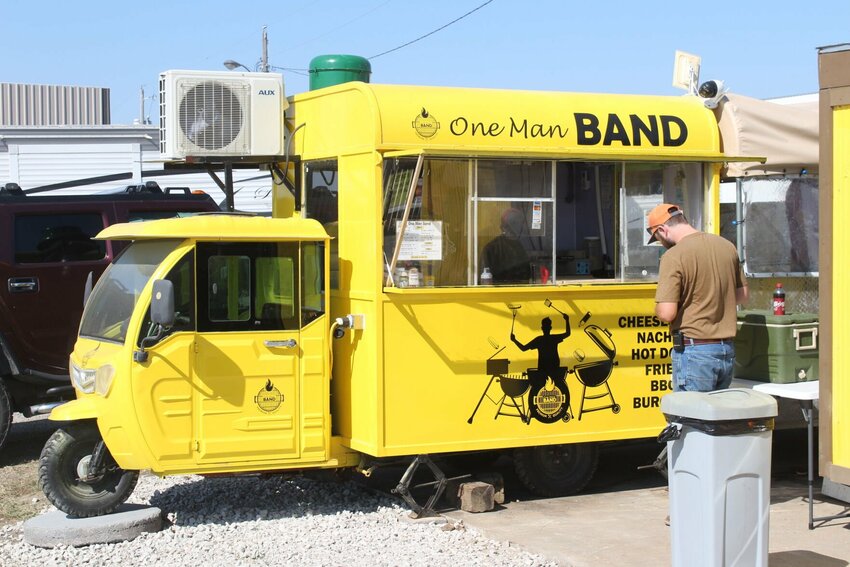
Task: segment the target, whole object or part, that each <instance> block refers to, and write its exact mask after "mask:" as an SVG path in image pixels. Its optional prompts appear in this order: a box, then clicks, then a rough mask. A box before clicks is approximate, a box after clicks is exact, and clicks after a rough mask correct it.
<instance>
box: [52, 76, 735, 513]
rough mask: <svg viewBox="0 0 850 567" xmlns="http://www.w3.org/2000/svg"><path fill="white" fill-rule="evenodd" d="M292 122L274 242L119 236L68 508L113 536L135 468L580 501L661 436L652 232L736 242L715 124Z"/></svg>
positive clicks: (638, 111)
mask: <svg viewBox="0 0 850 567" xmlns="http://www.w3.org/2000/svg"><path fill="white" fill-rule="evenodd" d="M284 120H285V126H286V131H287V134H286V147H287V154H286V156H278V158H276V164H275V165H273V166H272V168H273V170H274V171H276V172H278V173H281V172H286V174H288V175H292V177H293V178H294V179H297V180H298V181H297V184H296V194H297V197H296V198H295V199H293V200H292V202H291V203H289V204H287V196H288V191H286V189H285V186H284V185H283V184H282V183H280V184H276V185H275V187H274V190H275V192H276V204H275V207H276V209H275V215H274V216H275V218H261V217H249V216H244V215H238V214H229V215H228V214H219V215H199V216H196V217H193V218H186V219H173V220H160V221H151V222H147V223H141V224H124V225H115V226H112V227H109V228H107V229H106V230H104V231H103V232H102V233H101V234H100V235H99V237H100V238H103V239H119V240H132V241H133V243H132V244H131V245H130V246H129V248H128V249H127V251H126V252H125V253H124V254H123V255H122V256H121V257H120V258H118V259H117V260H116V261H115V262H114V264H113V265H112V266H111V267H110V268H109V270H108V271H107V272H106V273H105V274H104V275H103V276H102V278H101V279H100V281H98V282H97V285H96V287H95V288H94V290H93V292H92V293H91V295H90V297H89V299H88V303H87V305H86V309H85V313H84V315H83V320H82V323H81V326H80V334H79V340H78V341H77V343H76V346H75V348H74V351H73V353H72V354H71V359H70V364H71V374H72V376H73V381H74V385H75V388H76V393H77V399H76V400H75V401H72V402H69V403H67V404H65V405H63V406H60V407H59V408H57V409H55V410H54V411H53V413H52V415H51V419H54V420H63V421H68V422H70V423H71V425H70V426H68V427H66V426H63V427H62V428H60V429H59V430H58V431H57V432H56V434H55V435H54V436H53V437H52V438H51V439H50V440H49V441H48V443H47V445H46V447H45V450H44V452H43V455H42V465H41V467H40V481H41V484H42V485H43V487H44V490H45V492H46V494H47V496H48V497H49V498H50V500H51V502H53V503H54V504H55V505H56V506H57V507H58V508H60V509H61V510H63V511H65V512H67V513H69V514H72V515H76V516H90V515H96V514H103V513H108V512H109V511H112V510H114V509H115V508H116V507H117V506H118V505H119V504H120V503H121V502H123V501H124V499H126V497H127V496H128V494H129V493H130V492H131V491H132V489H133V486H134V484H135V479H136V477H137V472H136V471H139V470H142V469H149V470H151V471H153V472H154V473H155V474H157V475H172V474H185V473H198V474H213V473H244V472H253V471H282V472H286V471H299V470H304V469H311V468H338V467H359V468H360V469H361V470H364V471H368V470H371V467H373V466H376V465H379V464H380V463H381V461H382V460H383V459H386V458H396V459H397V458H399V457H414V458H413V460H412V463H411V467H413V468H414V469H415V467H416V466H418V465H420V464H422V463H427V464H428V465H429V466H430V467H431V470H432V471H433V472H434V475H435V476H436V477H437V482H436V484H437V485H439V486H440V487H441V486H442V485H443V483H444V480H445V479H444V477H443V476H442V474H441V472H440V471H439V469H438V468H437V467H436V466H434V463H433V462H432V461H431V460H430V459H429V457H428V456H429V455H437V454H445V453H463V452H470V451H492V450H500V451H501V450H510V451H512V454H513V459H514V462H515V466H516V470H517V473H518V476H519V478H520V479H521V480H522V482H523V483H524V484H525V485H526V486H527V487H528V488H529V489H530V490H532V491H534V492H535V493H538V494H541V495H561V494H569V493H572V492H575V491H577V490H580V489H582V488H583V487H584V486H585V484H586V483H587V482H588V481H589V479H590V478H591V476H592V475H593V473H594V470H595V468H596V463H597V454H598V444H599V443H600V442H606V441H613V440H625V439H635V438H648V437H654V436H656V435H657V434H658V432H659V431H660V430H661V429H662V428H663V426H664V424H665V422H664V418H663V416H662V414H661V412H660V410H659V401H660V398H661V396H663V395H664V394H665V393H666V392H668V391H669V390H670V388H671V385H670V374H671V363H670V358H669V351H670V348H671V342H670V340H671V337H670V334H669V331H668V328H667V326H666V325H664V324H663V323H662V322H661V321H660V320H658V319H657V318H656V317H655V315H654V292H655V280H656V277H657V268H658V261H659V256H660V254H661V252H662V248H661V247H659V246H658V245H657V244H651V245H648V244H647V240H648V235H647V228H648V227H647V225H646V212H647V211H648V210H649V209H651V208H652V207H654V206H655V205H657V204H659V203H662V202H672V203H680V204H681V205H682V206H683V208H684V210H685V211H686V214H687V217H688V218H689V220H690V221H691V222H692V224H694V225H695V226H696V227H698V228H701V229H703V230H706V231H711V232H717V230H718V227H717V224H718V209H719V204H718V191H717V189H718V181H719V178H718V172H719V168H720V166H721V164H722V162H724V161H726V160H727V159H729V158H728V157H727V156H725V155H724V154H723V153H722V152H721V147H720V138H719V133H718V126H717V122H716V119H715V117H714V115H713V114H712V112H711V110H708V109H707V108H706V107H705V106H704V104H703V101H702V100H701V99H700V98H698V97H696V96H680V97H669V96H635V95H613V94H580V93H561V92H530V91H521V90H489V89H468V88H441V87H423V86H394V85H379V84H368V83H364V82H348V83H344V84H339V85H335V86H328V87H325V88H321V89H317V90H313V91H310V92H306V93H303V94H298V95H295V96H293V97H290V99H289V105H288V109H287V110H286V115H285V118H284ZM736 159H740V158H736ZM278 181H282V179H278ZM293 209H294V210H293ZM411 470H412V469H411ZM411 470H408V474H406V475H405V477H404V480H405V481H404V482H402V483H401V486H400V490H399V491H400V492H401V493H402V495H403V496H405V497H406V498H407V497H409V494H408V493H407V488H408V487H407V485H406V482H407V480H409V477H410V476H411V474H410V473H411ZM409 501H410V502H412V499H410V500H409ZM411 505H412V506H413V507H414V508H416V506H417V505H416V504H415V502H412V504H411ZM426 508H427V506H426Z"/></svg>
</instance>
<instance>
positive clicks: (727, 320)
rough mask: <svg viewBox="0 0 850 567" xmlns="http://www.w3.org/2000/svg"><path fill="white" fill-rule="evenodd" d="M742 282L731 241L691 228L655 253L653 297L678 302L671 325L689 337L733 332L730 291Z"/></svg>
mask: <svg viewBox="0 0 850 567" xmlns="http://www.w3.org/2000/svg"><path fill="white" fill-rule="evenodd" d="M745 285H747V282H746V278H745V277H744V271H743V269H742V268H741V263H740V261H739V260H738V252H737V251H736V250H735V246H734V245H733V244H732V243H731V242H729V241H728V240H726V239H725V238H722V237H720V236H717V235H714V234H708V233H705V232H697V233H694V234H689V235H688V236H686V237H684V238H683V239H682V240H680V241H679V242H678V243H677V244H676V245H675V246H673V247H672V248H670V249H669V250H667V251H666V252H665V253H664V254H663V255H662V256H661V265H660V268H659V272H658V289H657V290H656V292H655V301H656V303H676V304H677V305H678V306H679V310H678V313H677V314H676V319H675V320H674V321H673V322H672V323H671V324H670V328H671V329H673V330H680V331H682V333H684V335H685V336H686V337H690V338H694V339H726V338H731V337H734V336H735V331H736V330H737V314H736V304H737V301H736V299H735V292H736V290H737V289H738V288H741V287H744V286H745Z"/></svg>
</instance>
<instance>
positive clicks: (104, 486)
mask: <svg viewBox="0 0 850 567" xmlns="http://www.w3.org/2000/svg"><path fill="white" fill-rule="evenodd" d="M101 442H102V441H101V437H100V433H99V432H98V430H97V427H96V426H95V424H94V423H81V424H75V425H72V426H70V427H67V428H65V429H57V430H56V431H55V432H54V433H53V435H52V436H51V437H50V439H48V440H47V443H46V444H45V446H44V449H43V450H42V451H41V461H40V462H39V466H38V484H39V486H40V487H41V489H42V490H43V491H44V494H45V496H47V499H48V500H50V502H51V503H52V504H53V505H54V506H56V507H57V508H59V509H60V510H62V511H63V512H65V513H66V514H69V515H70V516H73V517H77V518H88V517H91V516H100V515H102V514H109V513H110V512H114V511H115V509H116V508H118V506H120V505H121V504H123V503H124V501H125V500H127V498H128V497H129V496H130V493H131V492H133V489H134V488H135V487H136V482H137V481H138V480H139V473H138V471H125V470H124V469H121V468H119V467H118V465H116V464H115V461H114V460H113V459H112V456H111V455H110V454H109V451H108V450H107V449H106V448H104V451H105V452H106V454H105V455H104V458H103V463H104V466H103V467H102V470H101V472H100V473H98V474H96V475H91V474H90V471H89V465H90V463H91V460H92V453H93V452H94V450H95V448H96V446H97V445H98V444H99V443H101Z"/></svg>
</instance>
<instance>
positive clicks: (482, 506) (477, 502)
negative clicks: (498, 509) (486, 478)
mask: <svg viewBox="0 0 850 567" xmlns="http://www.w3.org/2000/svg"><path fill="white" fill-rule="evenodd" d="M493 494H494V490H493V485H492V484H487V483H486V482H479V481H475V482H464V483H463V484H461V485H460V509H461V510H463V511H464V512H489V511H490V510H492V509H493V507H494V506H495V503H494V499H493Z"/></svg>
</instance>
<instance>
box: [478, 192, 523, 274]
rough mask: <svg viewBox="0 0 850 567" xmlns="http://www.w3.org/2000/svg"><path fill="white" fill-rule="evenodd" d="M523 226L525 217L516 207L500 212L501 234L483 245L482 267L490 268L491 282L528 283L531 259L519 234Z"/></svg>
mask: <svg viewBox="0 0 850 567" xmlns="http://www.w3.org/2000/svg"><path fill="white" fill-rule="evenodd" d="M524 228H525V217H524V215H523V214H522V212H521V211H519V210H518V209H514V208H510V209H506V210H505V212H503V213H502V217H501V222H500V229H501V231H502V232H501V234H500V235H499V236H497V237H496V238H494V239H493V240H491V241H490V242H488V243H487V245H486V246H485V247H484V258H483V263H482V266H483V267H487V268H490V273H492V274H493V283H497V284H499V283H502V284H511V283H530V282H531V261H530V260H529V258H528V252H527V251H526V250H525V246H523V244H522V242H521V240H520V236H521V235H522V233H523V229H524Z"/></svg>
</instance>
